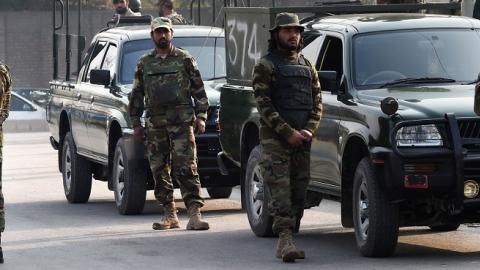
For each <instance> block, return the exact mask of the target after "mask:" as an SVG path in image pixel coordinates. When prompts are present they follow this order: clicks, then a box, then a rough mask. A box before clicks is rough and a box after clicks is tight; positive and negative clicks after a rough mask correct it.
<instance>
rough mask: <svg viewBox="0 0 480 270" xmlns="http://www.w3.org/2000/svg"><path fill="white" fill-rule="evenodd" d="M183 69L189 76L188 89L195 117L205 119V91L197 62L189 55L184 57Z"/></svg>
mask: <svg viewBox="0 0 480 270" xmlns="http://www.w3.org/2000/svg"><path fill="white" fill-rule="evenodd" d="M185 69H186V70H187V73H188V75H189V76H190V87H191V88H190V89H191V94H192V97H193V99H194V100H195V112H196V113H197V117H198V118H201V119H203V120H207V110H208V98H207V93H206V92H205V88H204V87H203V80H202V76H201V75H200V71H199V70H198V67H197V63H196V61H195V59H193V58H192V57H191V56H189V57H187V58H185Z"/></svg>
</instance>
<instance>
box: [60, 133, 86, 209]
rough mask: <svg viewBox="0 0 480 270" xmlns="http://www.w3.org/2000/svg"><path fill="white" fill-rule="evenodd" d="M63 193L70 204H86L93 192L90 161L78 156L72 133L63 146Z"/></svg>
mask: <svg viewBox="0 0 480 270" xmlns="http://www.w3.org/2000/svg"><path fill="white" fill-rule="evenodd" d="M61 164H62V178H63V191H64V193H65V197H66V198H67V201H68V202H69V203H86V202H88V199H89V198H90V192H91V190H92V167H91V164H90V161H88V160H87V159H86V158H85V157H83V156H81V155H79V154H77V147H76V145H75V142H74V140H73V136H72V133H71V132H68V133H67V134H66V135H65V138H64V139H63V146H62V163H61Z"/></svg>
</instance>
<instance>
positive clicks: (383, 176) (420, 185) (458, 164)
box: [371, 114, 480, 217]
mask: <svg viewBox="0 0 480 270" xmlns="http://www.w3.org/2000/svg"><path fill="white" fill-rule="evenodd" d="M470 122H472V123H476V124H477V125H478V126H479V127H478V131H479V132H478V133H477V134H479V135H478V137H471V136H467V134H466V132H465V130H464V128H463V127H462V125H463V124H464V123H470ZM425 124H435V125H443V126H444V127H445V129H442V130H444V135H445V136H444V145H445V146H443V147H422V148H420V147H416V148H410V147H408V148H407V147H403V148H401V147H396V144H397V143H396V139H395V134H396V131H398V130H399V129H400V128H401V127H404V126H408V125H425ZM472 126H473V125H472ZM391 142H392V145H393V147H392V149H389V148H383V147H373V148H372V149H371V160H372V163H373V165H374V169H375V172H376V175H377V177H378V180H379V181H380V183H381V184H382V186H383V187H384V188H385V189H386V190H387V192H388V194H389V196H390V198H391V199H392V200H393V201H395V200H402V199H409V198H427V197H429V196H430V197H436V198H441V199H442V200H444V201H448V202H451V203H450V205H449V207H452V208H454V209H457V210H458V211H461V210H468V211H473V212H476V211H477V210H480V195H477V197H475V198H471V199H468V198H466V197H465V196H464V182H465V181H466V180H474V181H476V182H477V183H479V184H480V119H479V118H458V119H457V118H456V117H455V116H454V115H453V114H446V115H445V119H433V120H421V121H404V122H401V123H398V124H397V125H396V126H395V127H394V128H393V130H392V133H391ZM477 148H478V149H477ZM458 211H457V212H458ZM452 212H455V211H452ZM476 216H479V215H476ZM479 217H480V216H479Z"/></svg>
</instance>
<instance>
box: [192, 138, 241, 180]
mask: <svg viewBox="0 0 480 270" xmlns="http://www.w3.org/2000/svg"><path fill="white" fill-rule="evenodd" d="M195 142H196V144H197V157H198V173H199V174H200V179H201V182H202V186H209V187H210V186H236V185H239V184H240V179H239V178H238V177H236V176H235V175H224V174H222V171H221V169H220V167H219V165H218V163H217V155H218V153H219V152H220V151H221V147H220V140H219V137H218V133H204V134H201V135H197V136H196V137H195Z"/></svg>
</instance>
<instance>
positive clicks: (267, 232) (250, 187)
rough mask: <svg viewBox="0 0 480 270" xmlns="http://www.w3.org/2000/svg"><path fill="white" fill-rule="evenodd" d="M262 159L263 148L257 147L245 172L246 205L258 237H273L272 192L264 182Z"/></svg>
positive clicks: (249, 220) (251, 153)
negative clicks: (270, 206)
mask: <svg viewBox="0 0 480 270" xmlns="http://www.w3.org/2000/svg"><path fill="white" fill-rule="evenodd" d="M261 157H262V150H261V146H259V145H257V146H256V147H255V148H253V150H252V152H250V156H249V158H248V162H247V167H246V170H245V178H244V179H243V180H244V181H245V203H246V208H247V215H248V222H249V223H250V228H251V229H252V231H253V233H254V234H255V235H256V236H261V237H270V236H273V235H274V234H273V231H272V224H273V217H272V216H271V215H270V212H269V211H268V203H269V201H270V192H269V191H268V188H267V186H266V185H265V184H264V182H263V176H262V173H261V170H260V160H261Z"/></svg>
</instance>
